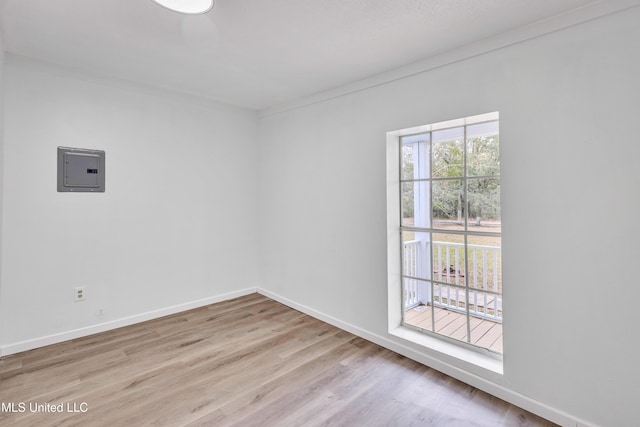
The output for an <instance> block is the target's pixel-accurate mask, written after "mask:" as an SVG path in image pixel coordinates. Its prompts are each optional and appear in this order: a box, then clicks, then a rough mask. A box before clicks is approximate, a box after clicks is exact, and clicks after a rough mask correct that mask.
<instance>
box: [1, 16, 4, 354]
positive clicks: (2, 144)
mask: <svg viewBox="0 0 640 427" xmlns="http://www.w3.org/2000/svg"><path fill="white" fill-rule="evenodd" d="M3 180H4V43H3V40H2V28H0V308H1V307H2V222H3V221H2V213H3V201H4V194H3V193H4V188H3V187H4V186H3ZM2 323H3V319H2V314H0V348H1V344H2ZM1 354H2V352H1V351H0V355H1Z"/></svg>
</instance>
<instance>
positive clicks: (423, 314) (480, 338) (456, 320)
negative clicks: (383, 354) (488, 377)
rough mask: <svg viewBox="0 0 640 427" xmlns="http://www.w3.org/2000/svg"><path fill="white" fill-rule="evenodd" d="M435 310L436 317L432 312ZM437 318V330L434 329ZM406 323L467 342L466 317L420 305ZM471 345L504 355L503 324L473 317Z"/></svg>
mask: <svg viewBox="0 0 640 427" xmlns="http://www.w3.org/2000/svg"><path fill="white" fill-rule="evenodd" d="M432 309H433V310H435V312H434V316H432V315H431V310H432ZM433 317H435V329H433V328H432V324H433V320H432V319H433ZM404 319H405V323H406V324H409V325H412V326H416V327H418V328H422V329H426V330H428V331H434V332H437V333H439V334H442V335H446V336H448V337H451V338H454V339H457V340H462V341H467V326H466V316H465V315H464V314H462V313H458V312H455V311H450V310H446V309H443V308H438V307H431V306H425V305H419V306H418V307H416V308H412V309H409V310H407V311H406V312H405V314H404ZM470 319H471V340H470V341H471V344H474V345H477V346H479V347H484V348H488V349H490V350H493V351H497V352H499V353H502V323H497V322H492V321H490V320H484V319H479V318H477V317H471V318H470Z"/></svg>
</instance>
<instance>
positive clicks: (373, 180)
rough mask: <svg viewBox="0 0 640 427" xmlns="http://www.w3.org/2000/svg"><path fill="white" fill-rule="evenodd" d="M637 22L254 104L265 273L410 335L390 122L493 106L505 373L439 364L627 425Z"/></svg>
mask: <svg viewBox="0 0 640 427" xmlns="http://www.w3.org/2000/svg"><path fill="white" fill-rule="evenodd" d="M638 22H640V8H638V7H636V8H633V9H630V10H628V11H626V12H621V13H616V14H613V15H610V16H606V17H603V18H599V19H596V20H594V21H591V22H587V23H584V24H581V25H578V26H575V27H572V28H568V29H566V30H562V31H559V32H555V33H551V34H548V35H546V36H543V37H539V38H536V39H532V40H530V41H527V42H524V43H519V44H516V45H513V46H511V47H507V48H502V49H499V50H496V51H494V52H491V53H487V54H483V55H480V56H477V57H474V58H471V59H467V60H464V61H461V62H458V63H453V64H450V65H448V66H445V67H441V68H437V69H434V70H431V71H429V72H425V73H422V74H419V75H415V76H413V77H408V78H404V79H402V80H398V81H395V82H392V83H388V84H384V85H380V86H377V87H373V88H370V89H367V90H362V91H359V92H356V93H352V94H350V95H345V96H341V97H338V98H334V99H330V100H327V101H324V102H318V103H315V104H312V105H308V106H301V107H298V108H294V109H292V110H290V111H285V112H275V113H273V114H268V115H265V116H264V117H262V118H261V120H260V128H259V133H260V137H261V138H260V139H261V145H260V159H261V161H262V169H261V171H262V179H261V181H260V183H261V187H260V188H261V207H260V211H261V212H262V216H261V220H260V224H261V230H262V233H263V234H262V240H261V242H262V244H263V247H262V251H261V254H262V258H261V260H262V271H263V286H264V287H265V288H266V289H268V290H270V291H272V292H273V293H275V294H277V295H280V296H282V297H283V298H286V299H289V300H291V301H295V302H296V303H298V304H300V305H303V306H306V307H308V308H310V309H311V310H314V311H317V312H320V313H323V314H324V315H326V316H327V317H332V318H335V319H338V320H339V321H341V322H345V323H348V324H350V325H352V326H353V327H354V328H359V329H361V330H365V331H367V332H368V333H371V334H373V335H377V336H381V337H384V339H386V340H388V341H389V342H394V343H398V344H399V345H409V346H411V345H410V344H407V343H406V342H403V341H401V340H400V339H399V338H396V337H393V336H391V335H390V334H388V331H387V282H386V277H387V273H386V239H387V236H386V217H385V213H386V199H385V196H386V176H385V143H386V140H385V133H386V132H387V131H391V130H397V129H401V128H406V127H413V126H417V125H422V124H428V123H433V122H438V121H442V120H447V119H454V118H459V117H465V116H469V115H474V114H479V113H485V112H490V111H499V112H500V125H501V132H500V133H501V142H502V165H503V166H502V183H503V189H502V196H503V200H502V204H503V225H504V227H503V233H504V234H503V245H504V281H505V291H504V307H505V324H504V351H505V353H504V375H503V376H498V375H492V374H490V373H488V372H485V371H483V370H481V369H474V368H470V367H468V366H465V365H463V364H461V363H458V364H456V362H451V361H450V363H452V364H454V365H455V366H457V367H459V368H462V369H463V371H464V372H468V373H471V374H472V375H471V377H473V375H477V376H479V377H483V378H485V379H486V380H487V381H488V382H489V383H492V384H495V385H496V386H498V387H504V388H505V389H506V390H507V391H509V392H510V393H513V395H519V396H522V397H524V398H527V397H528V398H531V399H534V400H535V401H537V402H538V403H539V404H540V405H541V406H545V405H548V406H549V407H551V408H552V409H553V410H554V411H556V412H557V413H562V412H564V413H566V414H568V415H569V417H567V418H564V421H563V422H566V420H568V419H574V420H585V421H587V422H590V423H594V424H598V425H606V426H614V425H615V426H625V425H627V426H631V425H638V423H639V422H640V419H639V416H638V412H637V410H636V404H635V399H636V397H637V385H638V384H639V383H640V364H638V362H637V359H638V357H637V343H636V342H635V341H636V340H635V335H634V332H633V331H635V325H636V324H637V323H638V320H639V318H638V315H637V314H636V311H637V310H636V307H635V305H636V304H637V303H638V302H639V301H640V287H639V286H637V283H638V276H637V269H636V268H635V266H636V264H637V253H638V250H637V247H636V245H637V242H638V240H640V226H639V223H638V221H637V220H636V219H635V214H636V213H637V212H638V209H639V208H640V203H639V198H638V188H640V168H638V167H637V163H638V158H640V144H638V142H637V141H638V136H637V133H638V131H637V121H638V117H640V84H639V83H638V76H640V26H638ZM411 348H412V349H414V350H418V351H422V350H419V349H418V348H417V347H416V346H411ZM423 353H424V354H427V355H433V353H430V352H428V351H423ZM462 376H464V375H462ZM561 418H562V417H560V418H557V419H561Z"/></svg>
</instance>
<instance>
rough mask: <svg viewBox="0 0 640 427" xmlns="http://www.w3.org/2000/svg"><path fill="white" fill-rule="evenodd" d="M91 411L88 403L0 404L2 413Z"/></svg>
mask: <svg viewBox="0 0 640 427" xmlns="http://www.w3.org/2000/svg"><path fill="white" fill-rule="evenodd" d="M88 410H89V405H88V404H87V402H64V403H50V402H43V403H40V402H0V412H2V413H14V414H24V413H26V412H28V413H57V412H61V413H66V414H74V413H80V414H82V413H85V412H87V411H88Z"/></svg>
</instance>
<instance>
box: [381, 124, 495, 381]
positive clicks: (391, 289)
mask: <svg viewBox="0 0 640 427" xmlns="http://www.w3.org/2000/svg"><path fill="white" fill-rule="evenodd" d="M498 118H499V114H498V113H497V112H493V113H487V114H481V115H476V116H471V117H466V118H464V119H457V120H451V121H447V122H440V123H437V124H436V125H435V126H437V127H438V128H444V127H447V128H448V127H456V126H465V125H467V124H471V123H477V122H484V121H491V120H496V119H498ZM433 126H434V125H424V126H416V127H411V128H406V129H401V130H396V131H390V132H387V135H386V152H387V159H386V160H387V275H388V277H387V280H388V282H387V283H388V299H387V300H388V328H389V333H390V334H392V335H394V336H397V337H399V338H402V339H404V340H407V341H409V342H412V343H415V344H418V345H420V346H422V347H424V348H426V349H428V351H429V352H431V351H434V352H436V355H438V358H439V357H440V356H441V355H446V356H450V357H454V358H456V359H459V360H462V361H464V362H468V363H471V364H474V365H476V366H478V367H480V368H483V369H486V370H489V371H492V372H495V373H498V374H502V373H503V364H502V355H499V354H496V353H494V352H491V351H489V350H487V349H483V348H479V347H475V346H472V345H469V344H466V343H464V342H460V341H457V340H454V339H451V338H448V337H446V336H444V335H437V334H430V333H426V332H421V331H418V330H416V329H414V328H410V327H407V326H403V325H402V321H403V308H402V307H403V301H402V300H403V295H402V293H403V292H402V265H401V252H402V243H401V239H400V225H401V213H400V205H399V200H400V161H399V159H400V146H401V144H400V139H401V137H403V136H407V135H413V134H418V133H424V132H431V131H432V130H434V129H433V128H432V127H433Z"/></svg>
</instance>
